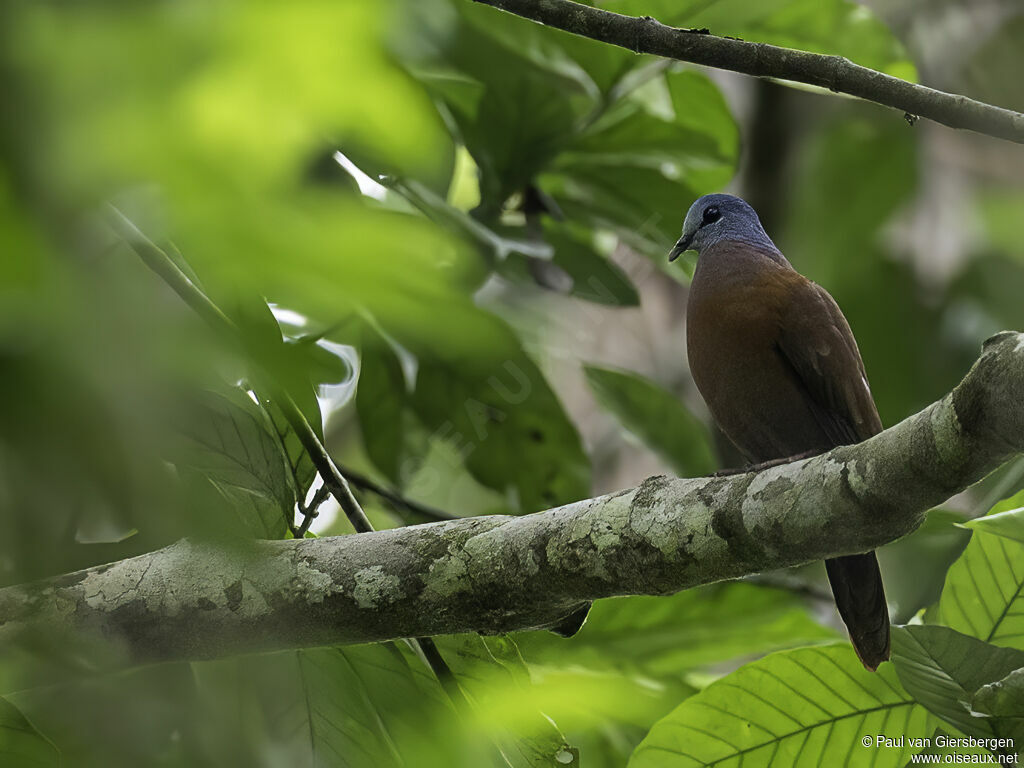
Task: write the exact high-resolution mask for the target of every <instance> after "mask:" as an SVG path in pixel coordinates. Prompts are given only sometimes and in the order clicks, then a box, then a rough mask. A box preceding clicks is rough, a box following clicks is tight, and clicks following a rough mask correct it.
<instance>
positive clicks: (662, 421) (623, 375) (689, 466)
mask: <svg viewBox="0 0 1024 768" xmlns="http://www.w3.org/2000/svg"><path fill="white" fill-rule="evenodd" d="M584 372H585V373H586V377H587V384H589V385H590V389H591V391H593V393H594V395H595V397H597V400H598V402H599V403H601V405H602V406H604V407H605V408H606V409H607V410H608V411H610V412H611V413H612V414H614V415H615V417H616V418H617V419H618V420H619V423H621V424H622V426H624V427H625V428H626V429H627V430H629V431H630V432H632V433H633V434H634V435H636V436H637V437H638V438H639V439H640V441H641V442H642V443H643V444H644V445H646V446H647V447H648V448H650V449H651V450H652V451H654V452H655V453H657V454H658V455H659V456H660V457H661V458H662V459H664V460H665V462H666V463H668V465H669V466H670V467H672V469H673V470H675V472H676V473H677V474H679V475H681V476H683V477H700V476H702V475H706V474H708V473H710V472H713V471H714V470H715V458H714V455H713V453H712V451H711V445H710V439H709V435H708V432H707V429H706V428H705V427H704V425H703V424H701V423H700V422H699V421H698V420H697V419H695V418H694V417H693V416H691V415H690V413H689V412H688V411H687V410H686V409H685V408H684V407H683V405H682V403H681V402H680V401H679V399H678V398H677V397H675V396H674V395H672V394H671V393H669V392H667V391H666V390H665V389H663V388H662V387H661V386H659V385H658V384H656V383H655V382H653V381H651V380H650V379H647V378H645V377H643V376H640V375H638V374H635V373H628V372H626V371H617V370H614V369H611V368H599V367H597V366H589V365H588V366H585V367H584Z"/></svg>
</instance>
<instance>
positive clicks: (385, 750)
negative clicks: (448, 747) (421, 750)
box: [199, 644, 447, 768]
mask: <svg viewBox="0 0 1024 768" xmlns="http://www.w3.org/2000/svg"><path fill="white" fill-rule="evenodd" d="M226 664H233V665H236V666H237V687H236V691H237V695H238V697H239V702H238V705H237V706H240V707H241V711H242V713H243V720H245V721H248V722H250V723H251V724H253V725H255V724H258V725H259V730H258V732H259V733H260V734H261V738H262V739H266V740H268V741H269V742H270V743H272V744H274V745H275V748H276V750H277V751H278V753H279V754H281V755H282V756H286V757H282V759H284V760H285V761H286V762H287V764H289V765H294V766H347V767H349V768H355V767H357V766H358V767H359V768H362V767H363V766H366V768H376V767H377V766H405V765H407V763H406V759H405V757H404V755H407V754H409V753H408V752H406V750H408V749H409V748H410V740H412V742H415V738H416V734H417V732H418V731H419V729H420V728H421V727H422V721H423V718H424V717H433V716H434V715H435V714H437V713H440V714H442V715H444V714H445V710H446V707H447V705H446V704H445V703H444V702H443V700H442V699H441V698H439V690H438V688H437V684H436V682H435V681H433V680H432V679H431V678H430V677H429V676H427V675H426V674H424V673H423V672H422V669H419V668H417V667H420V666H421V665H420V662H419V661H418V660H416V659H415V658H414V657H412V656H408V655H406V654H404V653H402V652H401V651H400V650H399V649H398V648H397V647H396V646H394V645H393V644H381V645H367V646H358V647H348V648H323V649H317V650H305V651H293V652H287V653H279V654H272V655H263V656H256V657H248V658H243V659H239V660H237V661H233V662H223V663H215V664H213V665H200V667H199V679H200V681H201V682H202V681H203V679H204V675H205V674H207V673H209V674H210V675H211V676H214V677H216V676H217V675H219V674H222V673H223V667H224V665H226ZM414 665H415V666H414ZM210 667H212V669H210ZM438 708H439V709H438ZM442 751H443V750H442Z"/></svg>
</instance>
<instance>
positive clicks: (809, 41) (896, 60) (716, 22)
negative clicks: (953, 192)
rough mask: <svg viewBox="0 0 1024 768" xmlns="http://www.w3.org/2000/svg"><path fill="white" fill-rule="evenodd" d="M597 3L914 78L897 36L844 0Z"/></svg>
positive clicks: (623, 0) (634, 0)
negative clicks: (834, 57)
mask: <svg viewBox="0 0 1024 768" xmlns="http://www.w3.org/2000/svg"><path fill="white" fill-rule="evenodd" d="M599 5H601V6H602V7H605V8H608V9H609V10H614V11H617V12H619V13H627V14H631V15H635V16H641V15H644V14H648V15H651V16H654V17H655V18H656V19H658V20H659V21H660V22H662V23H663V24H671V25H673V26H684V27H697V28H700V27H707V28H709V29H710V30H711V31H712V32H714V33H715V34H716V35H731V36H733V37H739V38H741V39H743V40H754V41H757V42H759V43H773V44H775V45H781V46H785V47H787V48H797V49H800V50H807V51H816V52H818V53H829V54H833V55H838V56H846V57H847V58H850V59H852V60H853V61H856V62H857V63H858V64H861V65H863V66H866V67H871V68H872V69H879V70H882V71H883V72H888V73H889V74H893V75H896V76H897V77H904V78H909V79H911V80H912V79H913V78H914V74H915V73H914V67H913V65H912V64H911V63H910V61H909V60H908V58H907V55H906V52H905V51H904V50H903V48H902V46H901V45H900V43H899V41H898V40H897V39H896V37H895V36H894V35H893V33H892V32H891V31H890V30H889V29H887V28H886V26H885V24H884V23H883V22H882V21H880V20H879V19H878V17H877V16H875V15H874V14H873V13H871V12H870V11H869V10H868V9H867V8H865V7H864V6H861V5H858V4H857V3H853V2H849V0H766V1H765V2H760V3H748V2H744V1H743V0H716V2H711V3H709V2H704V1H703V0H604V1H603V2H601V3H599Z"/></svg>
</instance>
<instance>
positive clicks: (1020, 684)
mask: <svg viewBox="0 0 1024 768" xmlns="http://www.w3.org/2000/svg"><path fill="white" fill-rule="evenodd" d="M971 709H973V710H974V711H975V712H976V713H979V714H983V715H987V716H988V717H990V718H994V719H996V720H997V721H998V723H999V725H998V726H997V730H998V732H999V733H1000V734H1003V735H1006V736H1008V737H1009V738H1012V739H1013V743H1014V745H1020V744H1024V669H1015V670H1014V671H1013V672H1011V673H1010V674H1008V675H1007V676H1006V677H1004V678H1003V679H1002V680H997V681H995V682H994V683H989V684H988V685H983V686H982V687H981V688H979V689H978V692H977V693H976V694H975V696H974V699H973V701H972V702H971Z"/></svg>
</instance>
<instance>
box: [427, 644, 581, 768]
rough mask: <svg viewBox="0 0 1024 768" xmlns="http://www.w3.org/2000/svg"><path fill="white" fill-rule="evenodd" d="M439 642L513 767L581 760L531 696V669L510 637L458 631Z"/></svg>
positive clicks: (563, 763) (480, 715)
mask: <svg viewBox="0 0 1024 768" xmlns="http://www.w3.org/2000/svg"><path fill="white" fill-rule="evenodd" d="M437 644H438V648H439V649H440V650H441V652H442V654H443V655H444V658H445V660H446V661H447V662H448V664H449V666H450V667H451V668H452V671H453V672H454V673H455V677H456V679H457V680H458V682H459V685H460V686H461V687H462V688H463V689H464V690H465V691H466V693H467V695H468V696H469V698H470V701H471V702H472V704H473V706H474V708H475V709H476V715H477V718H478V720H479V721H480V723H481V724H482V725H483V726H484V727H486V728H487V729H488V731H490V732H492V733H493V735H494V738H495V742H496V744H497V746H498V748H499V750H500V751H501V754H502V756H503V757H504V760H505V762H506V763H507V764H508V766H510V768H534V767H537V768H540V767H541V766H543V767H548V766H550V767H552V768H554V766H559V765H579V753H578V751H577V750H575V749H574V748H573V747H572V746H570V745H569V744H568V743H567V742H566V739H565V737H564V736H563V735H562V733H561V731H559V730H558V726H556V725H555V723H554V722H553V721H552V720H551V719H550V718H549V717H548V716H547V715H546V714H545V713H543V712H541V711H540V710H538V709H536V706H535V704H534V703H533V702H532V701H531V690H530V689H531V687H532V684H531V681H530V672H529V670H528V669H527V667H526V664H525V663H524V662H523V659H522V657H521V656H520V655H519V649H518V648H517V647H516V644H515V642H514V641H513V640H512V639H511V638H509V637H507V636H504V635H499V636H490V637H484V636H481V635H475V634H474V635H457V636H452V637H444V638H438V639H437Z"/></svg>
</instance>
